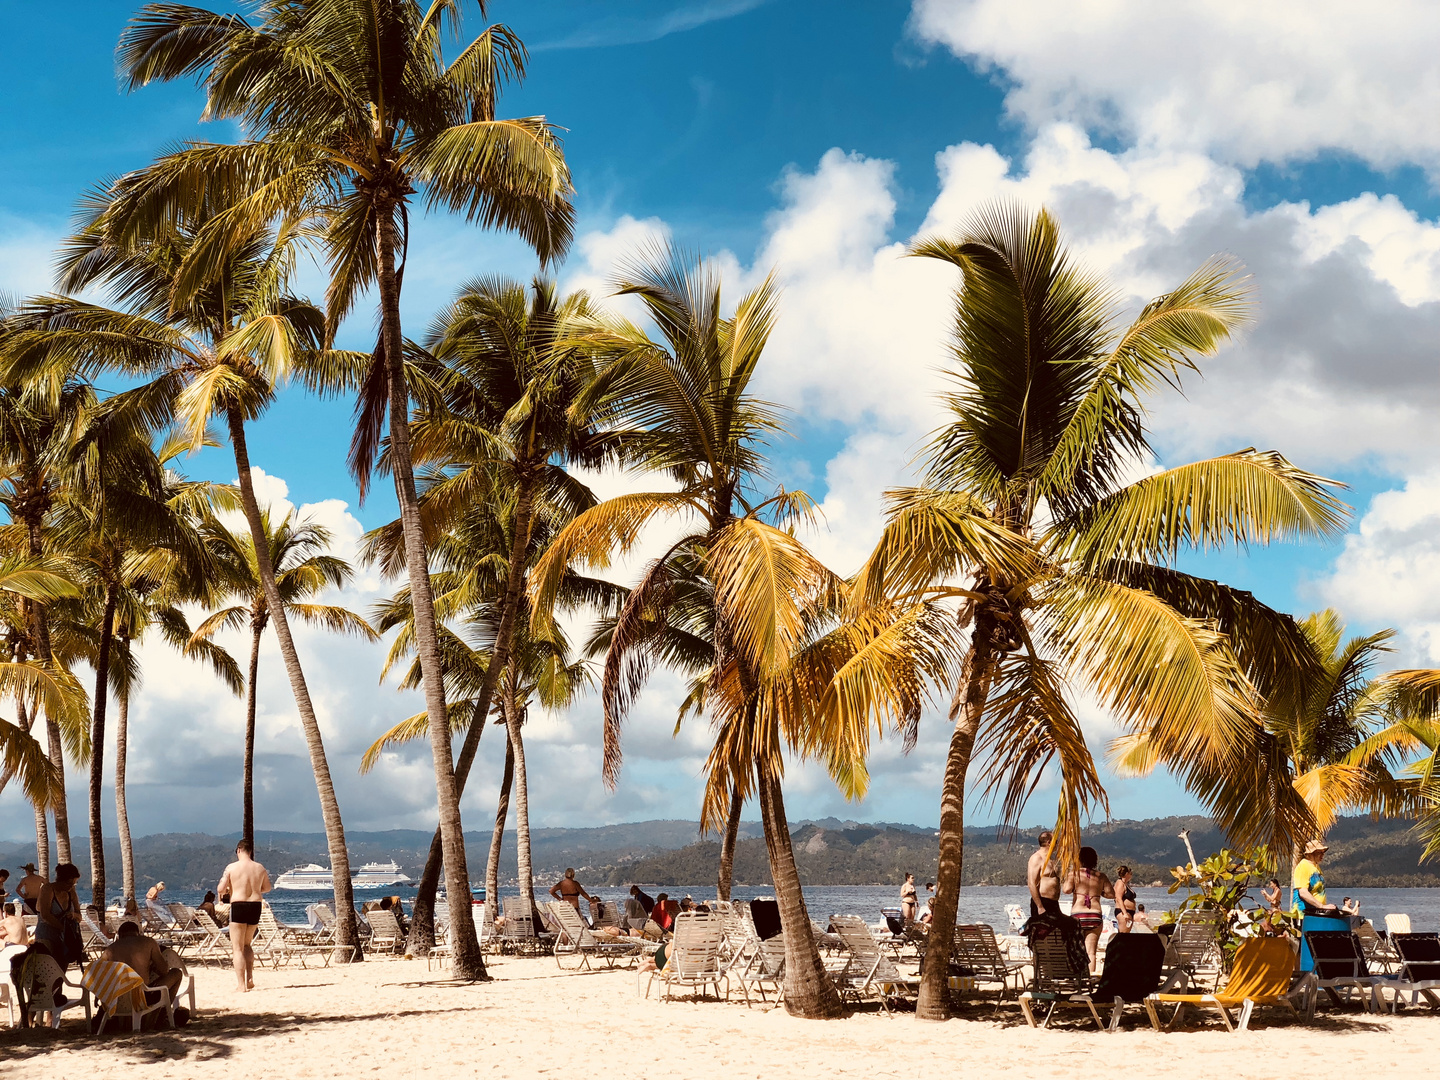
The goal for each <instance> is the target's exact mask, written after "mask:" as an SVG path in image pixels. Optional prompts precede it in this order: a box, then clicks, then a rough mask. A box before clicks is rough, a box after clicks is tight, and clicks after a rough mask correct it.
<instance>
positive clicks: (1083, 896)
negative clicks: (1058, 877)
mask: <svg viewBox="0 0 1440 1080" xmlns="http://www.w3.org/2000/svg"><path fill="white" fill-rule="evenodd" d="M1099 864H1100V856H1099V855H1097V854H1096V852H1095V849H1094V848H1092V847H1082V848H1081V849H1080V865H1079V866H1077V867H1076V868H1075V869H1074V870H1071V871H1070V873H1069V875H1068V876H1067V877H1066V878H1065V891H1066V892H1067V893H1070V894H1071V895H1072V896H1074V897H1075V903H1074V904H1073V905H1071V908H1070V917H1071V918H1073V919H1074V920H1075V921H1076V922H1078V923H1079V924H1080V932H1081V933H1082V934H1084V935H1085V951H1086V952H1087V953H1088V954H1089V956H1090V973H1091V974H1092V975H1093V974H1094V973H1095V954H1096V952H1097V951H1098V950H1099V948H1100V931H1102V930H1104V929H1105V916H1104V914H1102V912H1101V910H1100V898H1101V897H1104V896H1114V895H1115V887H1114V886H1113V885H1111V884H1110V879H1109V878H1108V877H1106V876H1105V875H1104V874H1102V873H1100V871H1099V870H1097V869H1096V867H1097V866H1098V865H1099Z"/></svg>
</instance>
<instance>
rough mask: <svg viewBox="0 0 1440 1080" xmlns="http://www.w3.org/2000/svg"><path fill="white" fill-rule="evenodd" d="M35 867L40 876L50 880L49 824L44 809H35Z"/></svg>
mask: <svg viewBox="0 0 1440 1080" xmlns="http://www.w3.org/2000/svg"><path fill="white" fill-rule="evenodd" d="M35 866H36V867H37V868H38V869H39V871H40V876H41V877H43V878H45V879H46V880H47V881H48V880H49V879H50V823H49V821H47V820H46V818H45V808H44V807H43V806H37V807H35Z"/></svg>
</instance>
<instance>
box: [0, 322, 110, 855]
mask: <svg viewBox="0 0 1440 1080" xmlns="http://www.w3.org/2000/svg"><path fill="white" fill-rule="evenodd" d="M0 314H3V315H4V316H5V317H4V318H3V319H0V366H3V358H4V355H5V352H6V351H7V350H8V349H10V348H11V347H13V344H14V342H15V340H16V338H17V337H19V336H21V335H22V334H23V333H24V332H25V331H26V330H27V329H28V327H29V325H30V323H29V320H27V319H25V318H23V317H22V316H21V315H20V314H19V313H17V312H13V311H12V310H11V309H10V308H9V307H8V306H4V305H0ZM94 401H95V395H94V392H93V391H92V389H91V388H90V387H89V386H88V385H85V384H84V383H82V382H80V381H78V380H76V379H73V378H62V379H58V380H48V381H46V382H43V383H29V382H25V381H22V380H19V379H15V378H13V377H10V376H9V375H8V374H3V373H0V503H3V504H4V506H5V508H6V510H7V511H8V512H9V514H10V520H11V521H12V522H14V523H15V524H16V525H18V526H20V527H21V529H22V530H23V531H24V535H25V547H24V551H23V554H24V555H26V556H28V557H29V558H30V559H32V560H39V559H42V558H44V557H46V556H47V555H50V554H52V552H50V550H49V526H50V522H51V518H52V516H53V512H54V508H55V503H56V497H57V494H58V493H59V492H60V491H61V490H62V489H63V487H64V483H65V481H64V476H63V472H64V469H63V465H64V460H65V455H66V453H67V450H68V445H69V438H70V435H71V432H72V431H73V429H74V428H75V426H76V425H77V424H78V423H79V420H80V417H81V416H82V415H83V413H84V412H85V411H86V410H88V409H89V408H91V407H92V406H93V405H94ZM16 554H20V553H19V552H17V553H16ZM19 613H20V616H21V619H22V621H23V623H24V626H23V635H22V637H23V644H22V645H21V648H20V651H19V653H18V654H17V656H16V660H17V662H23V661H25V660H26V659H27V658H33V662H34V663H35V664H36V665H38V666H39V667H40V668H42V669H45V670H48V671H49V672H50V674H51V676H52V677H53V678H56V679H62V678H65V677H66V676H68V674H69V672H68V668H65V666H64V664H63V662H61V661H59V660H57V658H56V656H55V652H54V649H53V648H52V644H51V639H50V619H49V605H48V604H46V603H45V602H44V600H43V599H35V600H29V601H22V602H21V603H20V612H19ZM17 629H18V628H17ZM52 700H54V699H52ZM29 704H30V707H31V708H32V709H34V710H36V712H30V713H27V712H26V709H25V708H24V705H23V703H22V704H21V708H20V710H19V711H20V713H21V716H20V720H21V727H22V728H23V729H24V730H25V731H26V732H27V733H28V732H29V730H30V727H31V725H32V724H34V722H35V721H36V719H37V713H38V710H39V708H40V706H41V703H40V702H39V701H36V700H33V699H32V700H31V701H30V703H29ZM67 718H68V719H67ZM74 719H75V715H74V714H67V715H66V716H61V715H57V714H55V713H51V712H49V711H48V710H47V711H46V713H45V731H46V737H47V746H48V753H49V758H50V764H51V766H52V767H53V769H54V776H53V782H54V784H55V785H56V791H55V797H54V798H53V799H52V800H49V805H50V807H51V808H52V812H53V815H54V819H55V835H54V840H55V848H56V855H57V861H58V862H69V861H70V814H69V810H68V808H67V805H66V796H65V749H66V746H67V744H68V745H69V747H70V749H71V750H72V754H73V752H74V751H75V750H77V749H78V748H79V747H80V746H81V745H82V744H86V743H87V741H88V738H89V736H88V734H87V733H84V732H81V731H77V730H75V728H74V725H73V723H70V722H68V721H73V720H74ZM45 805H46V804H44V803H37V804H36V811H35V841H36V847H37V855H38V861H39V862H41V863H45V864H48V862H49V853H50V834H49V832H48V829H47V827H46V822H45V813H44V806H45Z"/></svg>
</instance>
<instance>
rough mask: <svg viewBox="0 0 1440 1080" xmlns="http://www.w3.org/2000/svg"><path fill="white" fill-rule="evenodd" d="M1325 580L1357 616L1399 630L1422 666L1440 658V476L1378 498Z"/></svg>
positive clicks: (1326, 590)
mask: <svg viewBox="0 0 1440 1080" xmlns="http://www.w3.org/2000/svg"><path fill="white" fill-rule="evenodd" d="M1318 584H1319V590H1320V593H1321V595H1322V596H1324V597H1325V599H1326V601H1327V602H1328V603H1330V604H1333V605H1334V606H1335V607H1337V608H1338V609H1340V610H1341V611H1343V612H1345V614H1346V615H1347V616H1349V617H1350V618H1353V619H1357V620H1361V621H1362V622H1364V623H1367V624H1370V625H1388V626H1394V627H1396V628H1398V629H1400V630H1401V631H1402V632H1403V635H1404V639H1405V645H1406V647H1407V649H1408V651H1409V652H1410V653H1411V654H1412V655H1411V659H1413V661H1414V662H1415V663H1418V664H1424V665H1427V666H1428V665H1432V664H1437V663H1440V473H1437V472H1435V471H1429V472H1426V473H1423V474H1420V475H1417V476H1412V477H1410V478H1409V479H1408V480H1406V482H1405V484H1404V486H1403V487H1401V488H1398V489H1396V490H1393V491H1384V492H1381V493H1380V494H1378V495H1376V496H1375V497H1374V498H1373V499H1371V501H1370V506H1369V509H1368V510H1367V511H1366V513H1365V516H1364V517H1363V518H1362V519H1361V521H1360V525H1359V527H1358V528H1357V529H1356V530H1355V531H1354V532H1353V533H1351V534H1350V535H1349V536H1347V537H1346V538H1345V549H1344V550H1343V551H1342V552H1341V553H1340V556H1339V557H1338V558H1337V559H1336V560H1335V566H1334V569H1333V571H1332V572H1331V573H1330V574H1329V575H1328V576H1327V577H1326V578H1324V579H1323V580H1322V581H1321V582H1319V583H1318Z"/></svg>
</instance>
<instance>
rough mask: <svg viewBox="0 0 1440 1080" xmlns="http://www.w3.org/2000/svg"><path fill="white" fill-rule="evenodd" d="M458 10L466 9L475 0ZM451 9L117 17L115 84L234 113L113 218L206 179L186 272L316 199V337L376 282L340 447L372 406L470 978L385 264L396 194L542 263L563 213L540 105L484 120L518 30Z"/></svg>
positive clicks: (565, 218)
mask: <svg viewBox="0 0 1440 1080" xmlns="http://www.w3.org/2000/svg"><path fill="white" fill-rule="evenodd" d="M476 6H477V7H478V8H479V10H480V11H481V13H482V14H483V13H484V11H485V7H486V5H485V4H484V3H477V5H476ZM462 8H463V5H462V4H461V3H460V2H459V0H436V2H434V3H433V4H431V5H430V7H429V8H428V9H424V8H422V7H421V5H420V4H418V3H416V2H415V0H391V2H388V3H384V4H376V3H373V2H372V0H265V2H263V3H261V4H259V5H258V10H257V12H256V20H257V21H256V23H255V24H254V25H252V24H251V23H250V22H248V21H247V20H245V19H244V18H242V17H240V16H235V15H220V14H216V13H213V12H209V11H205V10H203V9H199V8H193V7H181V6H179V5H173V4H151V5H147V6H146V7H144V8H142V9H141V11H140V13H139V14H138V15H137V16H136V17H135V18H134V19H133V20H132V21H131V24H130V26H129V27H128V28H127V29H126V31H125V33H124V35H123V37H122V38H121V42H120V50H119V56H120V66H121V68H122V70H123V71H124V72H125V73H126V75H127V76H128V79H129V83H130V86H131V87H138V86H141V85H145V84H147V83H149V82H153V81H157V80H167V79H175V78H181V77H186V76H191V75H194V76H198V77H199V78H200V79H201V80H202V81H203V83H204V85H205V88H206V91H207V104H206V116H207V117H212V118H232V119H235V120H238V121H239V122H240V124H241V126H242V129H243V130H244V132H245V135H246V138H245V140H244V141H243V142H241V143H240V144H238V145H234V146H220V145H210V144H202V145H195V146H192V147H189V148H187V149H184V150H181V151H179V152H178V153H175V154H171V155H167V156H166V157H165V158H162V159H161V160H160V161H157V162H156V163H155V164H154V165H153V166H151V168H150V169H149V170H147V175H146V176H144V177H135V178H132V181H131V182H129V183H128V186H127V195H126V198H127V199H128V200H129V205H128V208H127V211H126V213H127V216H128V217H130V219H131V220H133V221H141V222H144V221H153V220H154V219H155V218H156V217H163V216H164V215H166V214H168V213H171V212H173V210H174V208H175V207H176V206H177V205H178V204H177V199H180V200H182V201H183V195H184V193H185V192H188V191H194V190H196V186H197V185H199V186H205V187H213V188H219V189H223V190H224V191H225V193H226V195H227V198H228V200H229V201H230V202H231V204H232V209H231V210H229V211H227V212H226V213H225V214H224V215H222V216H221V217H220V218H217V219H216V220H215V221H214V222H213V223H212V224H211V226H210V227H209V228H208V229H207V233H206V237H205V242H204V243H202V244H201V245H200V247H199V248H198V249H197V251H196V253H195V256H194V259H193V260H192V262H193V263H194V265H195V266H196V267H203V265H204V264H205V263H206V262H207V261H208V260H209V259H210V257H211V252H212V251H213V250H215V249H223V248H224V247H225V246H227V244H228V243H229V242H230V240H231V239H232V238H233V237H235V236H236V235H243V234H247V233H249V232H251V231H253V229H254V228H255V227H256V226H257V225H259V224H267V223H269V222H270V221H272V220H273V219H274V218H275V217H276V215H290V216H291V217H292V218H299V217H305V216H308V215H309V214H311V213H314V212H320V213H322V214H323V215H324V217H325V222H326V223H325V231H324V236H323V244H324V247H325V249H326V251H327V254H328V257H329V261H330V269H331V287H330V294H329V327H330V329H331V331H332V333H333V330H334V328H335V327H336V326H337V325H338V323H339V321H340V319H341V318H342V317H343V316H344V314H345V313H346V312H347V311H348V310H349V309H350V307H351V305H352V303H353V302H354V300H355V298H356V296H357V294H358V293H359V292H360V291H361V290H363V289H364V288H365V287H366V286H368V285H369V284H371V283H373V284H375V285H376V286H377V289H378V292H379V300H380V340H379V344H378V347H377V349H376V354H375V365H374V368H373V372H372V378H371V379H369V380H368V382H367V391H368V392H367V394H366V395H365V397H364V399H363V400H362V408H361V415H362V420H363V421H364V423H363V424H362V430H361V432H360V433H359V435H358V438H357V444H356V455H355V458H354V460H355V464H356V465H357V466H358V471H359V473H360V475H361V479H362V491H363V482H364V477H365V476H366V475H368V470H369V467H370V456H371V454H372V453H373V450H374V449H375V448H376V446H377V445H378V438H377V436H378V426H379V424H380V423H381V422H382V419H383V417H384V415H385V413H386V411H387V408H388V412H389V418H390V427H389V434H390V447H389V453H390V459H391V472H392V474H393V476H394V479H395V488H396V495H397V498H398V500H399V503H400V516H401V521H402V524H403V527H404V533H405V542H406V545H407V557H406V564H407V568H408V572H409V576H410V589H411V593H412V595H413V596H414V597H415V601H416V610H417V615H416V619H417V622H416V635H417V636H416V646H417V649H418V654H419V659H420V663H421V667H422V669H423V671H424V674H425V697H426V710H427V712H428V714H429V717H430V738H431V747H432V753H433V756H434V762H435V781H436V788H437V796H438V801H439V817H440V828H441V832H442V837H443V847H444V856H445V868H446V874H447V882H446V884H447V891H448V895H449V898H450V905H451V915H452V920H451V925H452V927H455V928H456V929H457V931H458V932H459V934H460V938H459V939H458V940H456V941H455V942H454V947H455V971H456V973H457V974H459V975H460V976H461V977H464V978H469V977H472V976H478V975H479V974H480V973H482V972H483V964H481V962H480V961H479V959H478V957H479V946H478V943H477V942H476V941H475V940H474V939H473V938H474V935H473V932H472V929H471V923H470V921H469V917H468V904H469V900H468V897H469V885H468V873H467V870H466V865H465V845H464V836H463V833H462V828H461V823H460V802H459V793H458V790H457V788H456V784H455V776H454V763H453V760H452V758H451V751H450V728H449V724H448V721H447V710H446V707H445V699H444V687H443V677H442V675H443V673H442V670H441V662H440V651H439V639H438V635H437V630H436V627H435V620H434V616H433V614H432V613H431V611H430V603H431V599H432V597H431V589H430V582H429V576H428V566H427V561H426V552H425V542H424V532H423V527H422V523H421V519H420V511H419V505H418V501H417V494H416V488H415V478H414V470H413V465H412V462H411V454H410V441H409V432H408V429H407V424H408V421H409V413H410V398H409V387H408V384H407V381H406V371H405V364H404V360H403V341H404V336H403V333H402V329H401V323H400V284H401V273H402V271H403V267H401V268H400V269H397V267H396V260H397V258H403V257H404V255H403V253H404V251H405V250H406V247H407V244H408V235H407V223H408V220H409V213H410V207H411V205H412V199H413V198H414V197H415V196H416V195H418V194H420V193H422V192H423V193H424V197H425V200H426V204H427V205H428V206H432V207H433V206H443V207H445V208H447V209H449V210H451V211H455V212H459V213H461V214H463V215H464V216H465V217H466V219H467V220H470V221H475V222H479V223H480V224H481V225H483V226H487V227H488V226H500V227H503V228H506V229H510V230H512V231H515V232H518V233H519V234H520V235H521V236H522V237H523V238H524V239H525V240H526V241H527V242H528V243H529V244H530V245H531V246H532V247H533V248H534V249H535V251H536V253H537V254H538V255H539V256H540V258H541V260H542V261H549V260H550V259H553V258H555V257H556V256H558V255H559V254H561V253H562V252H563V251H564V250H565V248H566V247H567V246H568V245H569V242H570V237H571V232H572V211H571V207H570V203H569V199H568V196H569V193H570V190H571V187H570V176H569V171H568V170H567V168H566V166H565V160H564V156H563V154H562V153H561V150H560V144H559V140H558V139H557V138H556V136H555V133H554V131H553V130H552V129H551V127H550V126H549V125H548V124H547V123H546V122H545V120H544V119H543V118H542V117H526V118H523V119H515V120H502V119H497V118H496V114H495V109H496V103H497V101H498V99H499V94H500V90H501V89H502V88H503V86H504V84H505V83H506V82H508V81H510V80H519V79H521V78H523V76H524V73H525V67H526V62H527V54H526V51H525V47H524V45H523V44H522V43H521V42H520V39H519V38H518V37H516V36H515V34H514V33H513V32H512V31H510V30H509V29H508V28H507V27H504V26H491V27H489V28H488V29H486V30H485V31H484V32H483V33H481V34H480V35H478V36H477V37H476V38H475V39H473V40H472V41H471V42H469V43H468V44H466V45H465V46H464V47H463V48H461V49H459V51H458V52H457V53H455V54H454V58H453V59H452V60H450V61H449V62H448V63H447V60H446V56H445V50H444V24H445V23H447V22H448V23H449V24H450V28H451V30H452V31H453V32H457V33H458V30H459V25H460V15H461V13H462ZM317 65H318V66H317ZM322 72H323V74H321V73H322ZM317 74H319V75H320V77H318V78H317V77H316V76H317ZM195 272H196V273H197V274H200V273H201V271H200V270H198V269H197V270H196V271H195Z"/></svg>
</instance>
